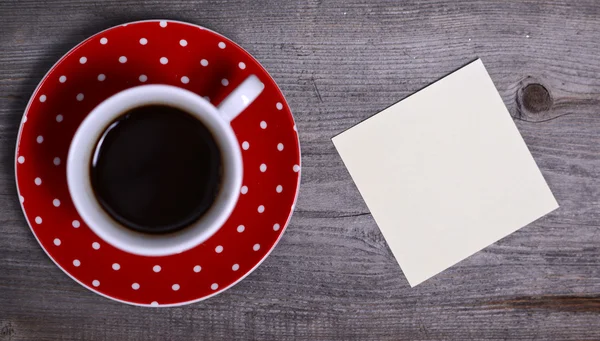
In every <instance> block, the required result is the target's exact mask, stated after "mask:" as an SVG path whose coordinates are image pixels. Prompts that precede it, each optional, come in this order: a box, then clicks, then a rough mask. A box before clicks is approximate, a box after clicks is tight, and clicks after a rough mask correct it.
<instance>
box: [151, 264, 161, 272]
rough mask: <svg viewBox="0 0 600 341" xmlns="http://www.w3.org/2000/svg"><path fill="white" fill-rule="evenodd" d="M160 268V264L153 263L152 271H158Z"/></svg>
mask: <svg viewBox="0 0 600 341" xmlns="http://www.w3.org/2000/svg"><path fill="white" fill-rule="evenodd" d="M160 270H161V267H160V265H155V266H153V267H152V271H154V272H160Z"/></svg>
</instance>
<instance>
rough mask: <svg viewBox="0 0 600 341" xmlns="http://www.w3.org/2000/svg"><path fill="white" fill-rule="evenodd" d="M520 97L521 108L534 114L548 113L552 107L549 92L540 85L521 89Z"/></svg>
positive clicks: (529, 85) (535, 84)
mask: <svg viewBox="0 0 600 341" xmlns="http://www.w3.org/2000/svg"><path fill="white" fill-rule="evenodd" d="M520 97H521V103H522V105H523V108H525V110H527V111H529V112H531V113H534V114H535V113H540V112H543V111H548V110H550V108H551V107H552V97H551V96H550V92H549V91H548V89H546V87H544V86H543V85H541V84H537V83H533V84H528V85H527V86H525V87H524V88H523V90H522V92H521V96H520Z"/></svg>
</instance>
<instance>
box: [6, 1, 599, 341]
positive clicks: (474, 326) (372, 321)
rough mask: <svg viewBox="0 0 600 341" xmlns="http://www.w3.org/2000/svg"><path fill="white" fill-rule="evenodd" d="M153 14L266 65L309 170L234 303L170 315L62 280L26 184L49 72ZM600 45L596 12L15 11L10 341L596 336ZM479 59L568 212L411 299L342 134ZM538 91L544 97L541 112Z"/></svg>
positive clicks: (65, 6)
mask: <svg viewBox="0 0 600 341" xmlns="http://www.w3.org/2000/svg"><path fill="white" fill-rule="evenodd" d="M147 18H169V19H178V20H184V21H189V22H193V23H196V24H200V25H204V26H207V27H209V28H211V29H214V30H216V31H218V32H220V33H223V34H225V35H226V36H228V37H230V38H231V39H233V40H235V41H237V42H238V43H239V44H241V45H242V46H243V47H245V48H246V49H247V50H248V51H249V52H250V53H252V54H253V55H254V56H255V57H256V58H257V59H258V60H259V61H260V62H261V63H262V64H263V65H264V66H265V67H266V68H267V70H269V71H270V72H271V74H272V75H273V77H274V78H275V79H276V81H277V82H278V84H279V85H280V87H281V89H282V90H283V92H284V94H285V95H286V98H287V100H288V102H289V104H290V106H291V108H292V110H293V111H294V115H295V118H296V121H297V125H298V130H299V133H300V139H301V144H302V155H303V159H302V164H303V174H302V186H301V192H300V197H299V201H298V205H297V209H296V213H295V215H294V217H293V219H292V222H291V224H290V226H289V229H288V231H287V232H286V234H285V235H284V237H283V239H282V241H281V243H280V244H279V245H278V246H277V247H276V249H275V250H274V252H273V254H272V256H271V257H269V258H268V259H267V260H266V261H265V262H264V263H263V265H262V266H261V267H260V268H259V269H258V270H257V271H255V272H254V273H253V274H252V275H250V276H249V277H248V278H247V279H245V280H244V281H242V282H241V283H239V284H238V285H236V286H235V287H234V288H232V289H231V290H229V291H227V292H225V293H223V294H221V295H219V296H216V297H214V298H211V299H209V300H207V301H204V302H200V303H196V304H192V305H189V306H185V307H179V308H169V309H147V308H139V307H132V306H126V305H123V304H119V303H116V302H113V301H110V300H107V299H105V298H102V297H100V296H98V295H96V294H93V293H91V292H89V291H88V290H86V289H85V288H83V287H81V286H80V285H78V284H77V283H75V282H74V281H72V280H71V279H70V278H68V277H67V276H65V275H64V274H63V273H62V272H61V271H60V270H59V269H57V268H56V266H54V264H53V263H52V262H51V261H50V260H49V259H48V258H47V257H46V255H45V254H44V253H43V251H42V250H41V249H40V247H39V246H38V245H37V243H36V241H35V239H34V238H33V236H32V234H31V233H30V231H29V229H28V228H27V226H26V223H25V221H24V218H23V215H22V213H21V211H20V208H19V204H18V200H17V198H16V190H15V185H14V173H13V163H14V160H13V157H14V144H15V138H16V134H17V127H18V122H19V120H20V117H21V115H22V112H23V110H24V108H25V105H26V103H27V100H28V98H29V96H30V95H31V93H32V92H33V90H34V88H35V86H36V85H37V83H38V82H39V81H40V79H41V78H42V77H43V75H44V74H45V72H46V71H47V70H48V69H49V68H50V67H51V66H52V64H53V63H54V62H55V61H56V60H57V59H58V58H60V56H61V55H62V54H64V53H65V52H67V51H68V50H69V49H70V48H71V47H73V46H74V45H76V44H77V43H78V42H79V41H81V40H83V39H85V38H86V37H87V36H89V35H91V34H93V33H95V32H97V31H99V30H102V29H104V28H107V27H110V26H112V25H116V24H120V23H124V22H127V21H131V20H139V19H147ZM599 38H600V3H598V2H597V1H594V0H583V1H567V0H558V1H514V2H513V1H510V2H507V1H500V0H497V1H482V0H471V1H439V0H437V1H430V2H420V1H402V2H400V1H395V0H374V1H367V0H348V1H346V0H300V1H293V2H292V1H273V0H255V1H239V2H233V1H231V2H228V1H223V0H211V1H185V0H173V1H158V0H143V1H133V0H125V1H117V0H107V1H102V2H101V1H97V0H78V1H67V0H55V1H37V0H2V1H0V207H2V210H1V211H0V231H1V236H0V340H58V339H63V340H83V339H86V340H105V339H106V340H190V339H198V340H200V339H207V340H233V339H240V340H242V339H248V340H293V339H310V340H352V339H360V340H367V339H368V340H450V339H455V340H507V339H511V340H551V339H553V340H598V339H600V304H599V295H600V180H599V179H600V39H599ZM476 57H480V58H482V60H483V62H484V63H485V65H486V67H487V68H488V71H489V73H490V74H491V76H492V79H493V80H494V82H495V84H496V86H497V88H498V90H499V91H500V93H501V95H502V97H503V99H504V101H505V103H506V105H507V107H508V108H509V110H510V112H511V114H512V115H513V117H514V119H515V122H516V124H517V126H518V128H519V130H520V131H521V133H522V135H523V137H524V139H525V141H526V143H527V145H528V146H529V148H530V150H531V152H532V153H533V155H534V158H535V160H536V161H537V163H538V165H539V166H540V168H541V170H542V172H543V174H544V176H545V178H546V179H547V181H548V183H549V185H550V187H551V188H552V190H553V192H554V194H555V196H556V198H557V200H558V201H559V203H560V205H561V208H560V209H559V210H557V211H555V212H553V213H552V214H550V215H548V216H546V217H544V218H542V219H540V220H538V221H536V222H534V223H533V224H531V225H529V226H527V227H525V228H523V229H521V230H520V231H518V232H516V233H514V234H512V235H511V236H509V237H507V238H505V239H503V240H501V241H500V242H498V243H496V244H494V245H492V246H490V247H488V248H486V249H485V250H483V251H481V252H479V253H477V254H476V255H474V256H472V257H470V258H469V259H467V260H465V261H463V262H461V263H460V264H458V265H456V266H454V267H452V268H451V269H449V270H447V271H445V272H443V273H442V274H440V275H438V276H436V277H434V278H433V279H431V280H428V281H426V282H425V283H423V284H421V285H419V286H417V287H416V288H412V289H411V288H410V287H409V285H408V283H407V282H406V280H405V279H404V277H403V276H402V272H401V270H400V268H399V267H398V265H397V264H396V262H395V261H394V258H393V257H392V255H391V253H390V251H389V249H388V248H387V246H386V244H385V241H384V239H383V237H382V236H381V234H380V232H379V230H378V228H377V226H376V225H375V223H374V221H373V219H372V217H371V216H370V214H369V213H368V210H367V208H366V206H365V204H364V202H363V201H362V199H361V197H360V194H359V193H358V191H357V189H356V187H355V186H354V184H353V182H352V181H351V179H350V176H349V174H348V172H347V171H346V169H345V168H344V166H343V164H342V162H341V160H340V158H339V156H338V155H337V153H336V152H335V149H334V147H333V145H332V143H331V141H330V138H331V137H332V136H333V135H335V134H337V133H339V132H341V131H343V130H345V129H347V128H348V127H350V126H352V125H354V124H355V123H357V122H359V121H360V120H362V119H364V118H366V117H369V116H371V115H373V114H375V113H376V112H378V111H379V110H381V109H383V108H385V107H387V106H388V105H390V104H391V103H394V102H396V101H398V100H399V99H401V98H403V97H406V96H407V95H409V94H411V93H413V92H415V91H416V90H418V89H420V88H422V87H424V86H426V85H427V84H429V83H431V82H433V81H435V80H437V79H439V78H440V77H442V76H444V75H446V74H448V73H449V72H451V71H453V70H455V69H457V68H458V67H460V66H462V65H464V64H466V63H467V62H469V61H471V60H473V59H475V58H476ZM531 84H540V85H541V86H542V87H544V88H545V89H546V90H547V91H548V96H549V99H550V100H549V101H550V102H547V101H548V99H545V100H544V101H546V102H542V104H544V105H543V106H542V108H543V110H539V108H540V107H539V106H536V105H538V104H539V103H537V102H535V101H536V98H537V97H535V96H533V98H532V96H524V91H523V89H524V88H525V87H526V86H528V85H531ZM530 101H534V102H531V103H529V102H530ZM526 104H527V105H526ZM531 108H534V109H533V110H531ZM535 108H538V109H535Z"/></svg>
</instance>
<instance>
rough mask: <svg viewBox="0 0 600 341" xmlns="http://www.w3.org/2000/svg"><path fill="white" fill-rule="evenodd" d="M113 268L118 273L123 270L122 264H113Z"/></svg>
mask: <svg viewBox="0 0 600 341" xmlns="http://www.w3.org/2000/svg"><path fill="white" fill-rule="evenodd" d="M112 268H113V270H115V271H118V270H119V269H120V268H121V264H119V263H113V265H112Z"/></svg>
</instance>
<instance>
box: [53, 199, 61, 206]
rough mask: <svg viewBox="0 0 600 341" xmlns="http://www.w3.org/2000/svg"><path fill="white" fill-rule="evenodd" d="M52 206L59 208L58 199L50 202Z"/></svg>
mask: <svg viewBox="0 0 600 341" xmlns="http://www.w3.org/2000/svg"><path fill="white" fill-rule="evenodd" d="M52 205H54V207H58V206H60V200H58V199H54V200H52Z"/></svg>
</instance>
